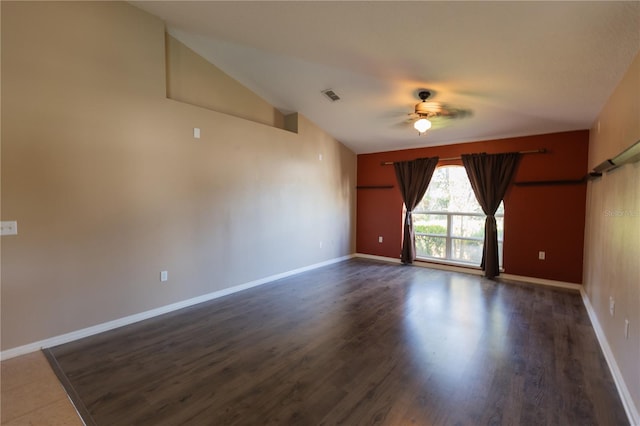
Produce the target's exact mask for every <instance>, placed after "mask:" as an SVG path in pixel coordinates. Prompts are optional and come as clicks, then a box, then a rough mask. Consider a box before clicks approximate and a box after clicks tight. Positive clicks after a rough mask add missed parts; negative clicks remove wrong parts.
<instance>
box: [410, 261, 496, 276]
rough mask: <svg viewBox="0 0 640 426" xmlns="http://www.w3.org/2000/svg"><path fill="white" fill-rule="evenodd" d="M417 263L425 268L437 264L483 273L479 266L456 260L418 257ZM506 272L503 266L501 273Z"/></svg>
mask: <svg viewBox="0 0 640 426" xmlns="http://www.w3.org/2000/svg"><path fill="white" fill-rule="evenodd" d="M416 262H420V263H423V264H425V266H428V264H430V263H431V264H436V265H443V266H453V267H456V268H466V269H472V270H474V271H482V268H481V267H480V266H479V265H473V264H469V263H464V262H456V261H455V260H449V259H446V260H440V259H432V258H428V257H417V258H416ZM503 272H504V268H503V267H502V266H501V267H500V273H503Z"/></svg>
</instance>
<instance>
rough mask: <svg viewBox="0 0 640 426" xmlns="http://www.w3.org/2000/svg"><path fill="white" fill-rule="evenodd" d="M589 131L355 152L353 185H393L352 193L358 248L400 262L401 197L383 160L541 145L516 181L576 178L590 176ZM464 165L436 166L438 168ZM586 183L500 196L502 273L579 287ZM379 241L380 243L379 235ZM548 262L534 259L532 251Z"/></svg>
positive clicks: (526, 189) (532, 188) (528, 157)
mask: <svg viewBox="0 0 640 426" xmlns="http://www.w3.org/2000/svg"><path fill="white" fill-rule="evenodd" d="M588 145H589V131H588V130H580V131H573V132H563V133H551V134H546V135H535V136H526V137H518V138H509V139H499V140H491V141H482V142H472V143H464V144H456V145H445V146H437V147H425V148H416V149H406V150H400V151H388V152H380V153H374V154H361V155H358V186H374V185H393V186H394V187H393V188H392V189H365V188H360V189H358V208H357V225H356V226H357V228H356V250H357V252H358V253H365V254H372V255H377V256H385V257H392V258H399V257H400V251H401V244H402V197H401V196H400V191H399V190H398V187H397V183H396V178H395V174H394V171H393V166H383V165H381V163H382V162H385V161H403V160H413V159H415V158H420V157H433V156H436V155H437V156H439V157H440V158H446V157H456V156H459V155H460V154H469V153H478V152H486V153H497V152H509V151H526V150H533V149H538V148H546V149H547V151H548V152H547V153H546V154H531V155H524V156H522V160H521V162H520V165H519V167H518V171H517V172H516V176H515V178H514V181H515V182H519V181H540V180H565V179H571V180H573V179H580V178H582V177H583V176H584V175H585V174H586V173H587V171H588V169H587V167H588V165H587V156H588ZM453 164H458V165H462V163H461V162H460V161H459V160H458V161H448V162H443V161H441V162H440V164H439V166H442V165H453ZM585 204H586V185H584V184H582V185H557V186H549V185H545V186H530V187H524V186H515V185H512V186H511V187H510V189H509V190H508V191H507V194H506V196H505V199H504V208H505V219H504V221H505V222H504V227H505V231H504V269H505V273H507V274H514V275H523V276H528V277H535V278H544V279H550V280H558V281H565V282H572V283H582V254H583V240H584V224H585ZM379 236H382V237H383V242H382V243H379V242H378V237H379ZM541 250H542V251H545V252H546V260H538V251H541Z"/></svg>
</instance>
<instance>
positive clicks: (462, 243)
mask: <svg viewBox="0 0 640 426" xmlns="http://www.w3.org/2000/svg"><path fill="white" fill-rule="evenodd" d="M412 216H413V229H414V232H415V236H416V255H417V257H418V258H423V259H428V260H434V259H437V260H443V261H451V262H456V263H465V264H471V265H480V262H481V261H482V247H483V243H484V222H485V218H486V215H485V214H484V213H483V211H482V208H481V207H480V204H478V201H477V199H476V197H475V195H474V193H473V189H472V188H471V184H470V183H469V178H468V177H467V172H466V171H465V169H464V167H462V166H443V167H438V168H437V169H436V170H435V172H434V173H433V177H432V178H431V182H430V183H429V188H428V189H427V192H426V194H425V195H424V198H423V199H422V201H421V202H420V203H419V204H418V206H417V207H416V208H415V209H414V211H413V215H412ZM496 222H497V226H498V254H499V257H500V265H502V240H503V235H504V205H503V203H500V207H498V210H497V212H496Z"/></svg>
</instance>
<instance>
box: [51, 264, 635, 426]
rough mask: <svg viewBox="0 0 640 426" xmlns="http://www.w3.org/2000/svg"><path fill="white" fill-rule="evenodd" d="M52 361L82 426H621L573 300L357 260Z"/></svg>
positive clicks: (563, 294)
mask: <svg viewBox="0 0 640 426" xmlns="http://www.w3.org/2000/svg"><path fill="white" fill-rule="evenodd" d="M49 357H50V359H51V360H52V361H53V363H54V364H57V366H58V367H59V369H60V370H61V371H59V374H61V375H62V376H63V378H65V379H66V380H67V381H68V382H67V383H66V386H67V388H68V389H71V392H70V393H71V394H72V397H73V398H74V399H75V400H76V404H78V405H79V407H78V408H79V409H80V412H81V414H83V416H84V418H85V421H86V422H87V424H97V425H109V426H112V425H132V424H134V425H179V424H189V425H256V424H274V425H275V424H277V425H293V424H298V425H337V424H342V425H374V424H380V425H405V424H416V425H487V424H491V425H494V424H496V425H497V424H504V425H545V424H546V425H581V426H583V425H622V424H628V421H627V419H626V416H625V413H624V410H623V407H622V404H621V402H620V399H619V397H618V394H617V393H616V388H615V385H614V383H613V380H612V377H611V374H610V373H609V370H608V367H607V364H606V362H605V360H604V358H603V356H602V353H601V351H600V349H599V346H598V343H597V340H596V337H595V333H594V331H593V328H592V327H591V325H590V322H589V319H588V316H587V313H586V311H585V309H584V307H583V305H582V301H581V298H580V295H579V294H578V293H576V292H571V291H568V290H566V291H565V290H554V289H550V288H543V287H536V286H530V285H523V284H517V283H501V282H494V281H489V280H485V279H483V278H480V277H477V276H472V275H466V274H460V273H454V272H446V271H440V270H431V269H426V268H420V267H409V266H401V265H393V264H385V263H379V262H373V261H369V260H363V259H354V260H349V261H345V262H341V263H338V264H335V265H331V266H328V267H325V268H321V269H317V270H314V271H311V272H307V273H303V274H300V275H296V276H293V277H290V278H286V279H283V280H279V281H276V282H273V283H270V284H265V285H263V286H260V287H257V288H253V289H250V290H246V291H243V292H240V293H236V294H233V295H230V296H226V297H224V298H220V299H217V300H213V301H210V302H207V303H203V304H200V305H197V306H194V307H191V308H187V309H183V310H180V311H176V312H173V313H170V314H167V315H163V316H161V317H157V318H154V319H151V320H147V321H144V322H140V323H137V324H133V325H130V326H127V327H123V328H121V329H117V330H113V331H110V332H107V333H104V334H101V335H97V336H93V337H90V338H87V339H83V340H79V341H76V342H73V343H69V344H66V345H63V346H59V347H56V348H53V349H52V350H51V351H50V353H49Z"/></svg>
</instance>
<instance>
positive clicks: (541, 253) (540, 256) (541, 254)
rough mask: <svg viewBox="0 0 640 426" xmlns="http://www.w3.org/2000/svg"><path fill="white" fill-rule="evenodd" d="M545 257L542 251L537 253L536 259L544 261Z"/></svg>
mask: <svg viewBox="0 0 640 426" xmlns="http://www.w3.org/2000/svg"><path fill="white" fill-rule="evenodd" d="M546 257H547V254H546V253H545V252H543V251H539V252H538V259H539V260H544V259H545V258H546Z"/></svg>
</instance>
